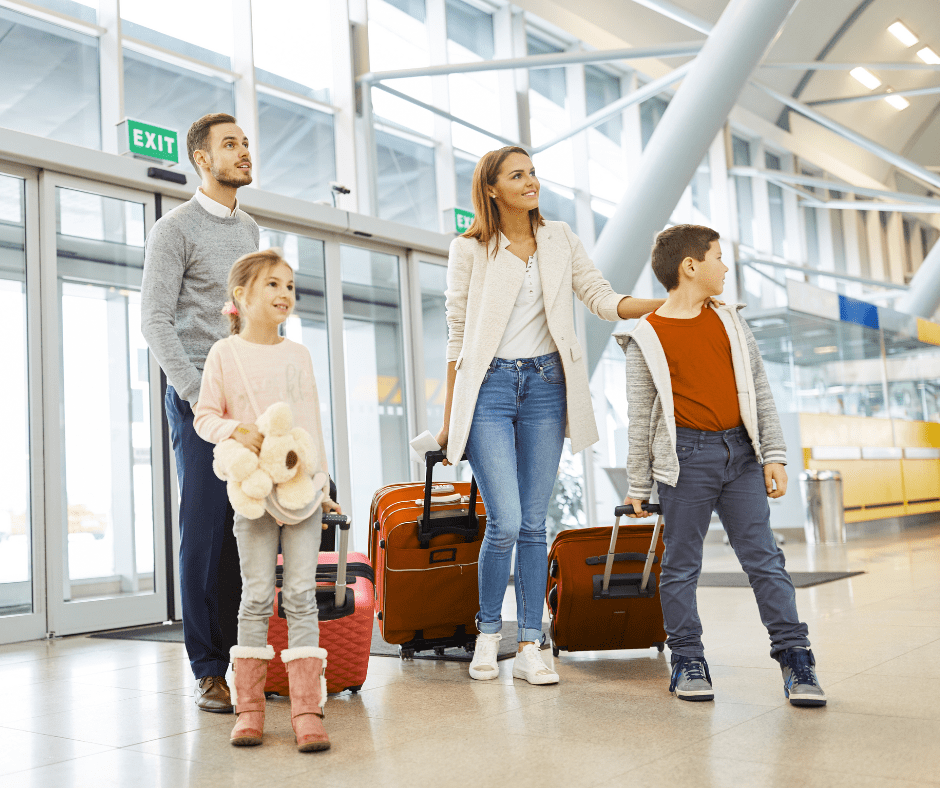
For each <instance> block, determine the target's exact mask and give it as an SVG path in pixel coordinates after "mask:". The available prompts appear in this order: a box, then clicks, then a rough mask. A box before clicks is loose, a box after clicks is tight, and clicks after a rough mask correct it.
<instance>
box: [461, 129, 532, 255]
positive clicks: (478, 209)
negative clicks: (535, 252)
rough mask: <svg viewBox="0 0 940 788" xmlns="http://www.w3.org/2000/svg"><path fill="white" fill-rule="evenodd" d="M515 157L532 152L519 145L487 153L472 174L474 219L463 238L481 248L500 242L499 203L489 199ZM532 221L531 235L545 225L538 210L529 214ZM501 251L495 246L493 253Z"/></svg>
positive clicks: (497, 245)
mask: <svg viewBox="0 0 940 788" xmlns="http://www.w3.org/2000/svg"><path fill="white" fill-rule="evenodd" d="M513 153H521V154H522V155H523V156H528V155H529V152H528V151H527V150H526V149H525V148H520V147H518V146H516V145H509V146H507V147H505V148H500V149H499V150H491V151H490V152H489V153H484V154H483V157H482V158H481V159H480V160H479V161H478V162H477V166H476V169H475V170H474V171H473V184H472V186H471V196H472V198H473V210H474V212H475V215H474V217H473V223H472V224H471V225H470V229H469V230H467V232H465V233H464V234H463V237H464V238H476V239H477V241H479V242H480V243H481V244H483V245H484V246H486V247H487V248H489V245H490V242H491V241H494V240H495V239H498V238H499V206H497V205H496V200H495V199H493V198H491V197H490V193H489V191H488V190H489V188H490V187H492V186H495V185H496V181H497V179H498V178H499V170H500V167H502V166H503V162H504V161H506V159H507V158H508V157H509V156H510V155H511V154H513ZM529 220H530V221H531V222H532V231H533V232H535V228H536V227H540V226H541V225H543V224H545V220H544V219H543V218H542V214H541V213H540V212H539V209H538V208H533V209H532V210H531V211H529ZM498 248H499V244H495V245H494V253H495V251H496V249H498Z"/></svg>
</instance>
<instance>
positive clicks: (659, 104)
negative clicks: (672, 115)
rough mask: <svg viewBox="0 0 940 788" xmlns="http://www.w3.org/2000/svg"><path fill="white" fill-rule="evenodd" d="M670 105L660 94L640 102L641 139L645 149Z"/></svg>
mask: <svg viewBox="0 0 940 788" xmlns="http://www.w3.org/2000/svg"><path fill="white" fill-rule="evenodd" d="M668 106H669V102H668V101H666V100H665V99H661V98H659V96H654V97H653V98H651V99H647V100H646V101H644V102H642V103H641V104H640V140H641V141H642V143H643V148H644V149H645V148H646V146H647V144H648V143H649V141H650V138H651V137H652V136H653V132H654V131H655V130H656V127H657V126H658V125H659V121H661V120H662V119H663V115H664V114H665V112H666V107H668Z"/></svg>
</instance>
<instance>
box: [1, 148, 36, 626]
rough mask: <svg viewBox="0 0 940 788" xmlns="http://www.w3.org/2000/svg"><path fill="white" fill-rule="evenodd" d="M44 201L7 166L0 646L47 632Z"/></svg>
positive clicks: (29, 180) (23, 173)
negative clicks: (41, 321) (41, 291)
mask: <svg viewBox="0 0 940 788" xmlns="http://www.w3.org/2000/svg"><path fill="white" fill-rule="evenodd" d="M38 203H39V200H38V181H37V175H36V173H35V172H34V171H31V170H27V169H23V168H17V167H14V166H6V165H3V164H2V163H0V331H2V335H3V342H2V343H0V369H2V370H3V371H4V382H3V386H0V412H2V413H4V415H5V428H4V433H5V434H4V442H3V444H4V451H3V453H2V455H0V643H4V642H10V641H17V640H27V639H31V638H39V637H43V636H44V635H45V633H46V615H45V583H44V577H45V570H44V562H43V554H44V550H43V536H44V534H43V528H42V518H43V506H42V494H41V491H42V464H41V463H42V451H41V441H42V411H41V408H40V407H39V406H38V405H36V406H35V407H31V397H30V394H31V393H33V398H32V399H33V400H38V399H39V397H38V396H37V394H38V392H41V391H42V379H41V366H42V365H41V362H40V355H39V354H40V347H41V343H40V342H39V277H38V271H39V265H38V263H39V248H38V247H39V238H38V232H39V230H38V228H39V217H38V212H39V211H38ZM37 496H38V498H37Z"/></svg>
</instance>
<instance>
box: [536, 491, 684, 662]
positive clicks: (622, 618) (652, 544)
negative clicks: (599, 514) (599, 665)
mask: <svg viewBox="0 0 940 788" xmlns="http://www.w3.org/2000/svg"><path fill="white" fill-rule="evenodd" d="M632 511H633V509H632V507H630V506H618V507H617V508H616V510H615V512H614V514H615V515H616V517H617V521H616V523H615V524H614V527H613V528H579V529H573V530H570V531H562V532H561V533H560V534H558V536H557V537H555V541H554V543H553V544H552V549H551V551H550V552H549V554H548V566H549V573H548V584H547V587H546V590H545V595H546V600H547V602H548V611H549V618H550V619H551V635H552V653H553V654H554V655H555V656H556V657H557V656H558V652H559V651H609V650H613V649H627V648H650V647H652V646H655V647H656V648H657V649H658V650H659V651H662V650H663V648H664V647H665V643H666V631H665V629H664V628H663V609H662V604H661V603H660V600H659V572H660V562H661V560H662V555H663V540H662V527H663V518H662V510H661V509H660V507H659V505H658V504H648V505H647V508H646V511H648V512H650V513H651V514H654V513H655V514H659V518H658V519H657V521H656V524H655V525H650V524H648V523H638V524H636V525H630V526H628V527H624V528H621V527H620V518H621V516H622V515H624V514H627V513H628V512H632ZM605 547H606V548H607V554H606V555H605V554H604V548H605Z"/></svg>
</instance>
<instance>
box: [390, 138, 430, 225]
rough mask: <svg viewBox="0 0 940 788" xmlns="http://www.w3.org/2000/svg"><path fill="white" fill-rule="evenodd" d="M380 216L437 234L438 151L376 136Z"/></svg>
mask: <svg viewBox="0 0 940 788" xmlns="http://www.w3.org/2000/svg"><path fill="white" fill-rule="evenodd" d="M375 148H376V154H377V159H378V172H377V173H376V183H377V188H378V195H377V199H378V206H379V216H381V217H382V218H383V219H390V220H391V221H393V222H401V223H402V224H409V225H411V226H413V227H421V228H423V229H425V230H433V231H435V232H436V231H437V229H438V227H439V226H440V223H439V221H438V215H437V213H438V211H437V181H436V178H435V166H434V148H432V147H431V146H430V145H424V144H422V143H420V142H415V141H413V140H408V139H405V138H404V137H399V136H398V135H396V134H391V133H388V132H384V131H376V132H375Z"/></svg>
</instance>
